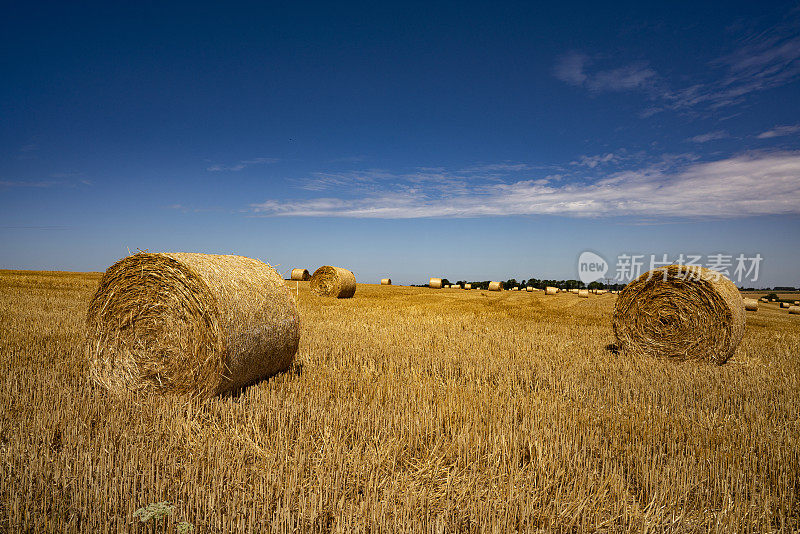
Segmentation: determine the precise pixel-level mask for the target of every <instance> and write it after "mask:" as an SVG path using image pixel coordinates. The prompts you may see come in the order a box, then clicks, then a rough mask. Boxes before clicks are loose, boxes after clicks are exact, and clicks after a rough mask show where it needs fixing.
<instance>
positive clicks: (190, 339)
mask: <svg viewBox="0 0 800 534" xmlns="http://www.w3.org/2000/svg"><path fill="white" fill-rule="evenodd" d="M86 325H87V339H86V356H87V358H88V360H89V373H90V376H91V377H92V378H93V379H94V380H95V381H96V382H97V383H99V384H100V385H102V386H104V387H105V388H107V389H108V390H110V391H112V392H113V391H117V390H152V391H158V392H162V393H168V392H170V393H178V394H188V395H192V396H199V397H208V396H212V395H217V394H220V393H224V392H227V391H233V390H236V389H239V388H241V387H243V386H246V385H248V384H251V383H253V382H255V381H257V380H259V379H262V378H265V377H268V376H270V375H272V374H275V373H277V372H279V371H283V370H286V369H288V368H289V366H290V365H291V363H292V360H293V359H294V355H295V353H296V352H297V346H298V343H299V341H300V317H299V314H298V312H297V305H296V303H295V301H294V298H293V297H292V295H291V293H290V291H289V290H288V289H287V288H286V286H285V284H284V281H283V278H282V277H281V275H280V274H278V273H277V272H276V271H275V270H274V269H273V268H272V267H270V266H268V265H266V264H264V263H262V262H260V261H258V260H254V259H251V258H245V257H242V256H218V255H214V254H190V253H172V254H152V253H139V254H134V255H132V256H128V257H127V258H124V259H122V260H120V261H118V262H117V263H115V264H114V265H112V266H111V267H109V268H108V270H107V271H106V273H105V275H103V278H102V280H101V281H100V286H99V287H98V289H97V291H96V292H95V294H94V297H93V298H92V301H91V303H90V305H89V312H88V314H87V318H86Z"/></svg>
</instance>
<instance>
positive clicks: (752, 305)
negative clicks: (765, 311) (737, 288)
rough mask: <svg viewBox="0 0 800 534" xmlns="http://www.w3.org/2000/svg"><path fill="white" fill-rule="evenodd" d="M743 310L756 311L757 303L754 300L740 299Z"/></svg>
mask: <svg viewBox="0 0 800 534" xmlns="http://www.w3.org/2000/svg"><path fill="white" fill-rule="evenodd" d="M742 302H743V303H744V309H745V310H747V311H758V301H757V300H756V299H742Z"/></svg>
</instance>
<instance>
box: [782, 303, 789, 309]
mask: <svg viewBox="0 0 800 534" xmlns="http://www.w3.org/2000/svg"><path fill="white" fill-rule="evenodd" d="M789 306H790V304H789V303H788V302H781V308H788V307H789Z"/></svg>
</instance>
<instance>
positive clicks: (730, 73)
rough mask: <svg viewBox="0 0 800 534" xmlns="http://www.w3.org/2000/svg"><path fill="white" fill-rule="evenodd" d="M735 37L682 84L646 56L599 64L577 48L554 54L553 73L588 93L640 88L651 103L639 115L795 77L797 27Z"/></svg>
mask: <svg viewBox="0 0 800 534" xmlns="http://www.w3.org/2000/svg"><path fill="white" fill-rule="evenodd" d="M740 42H741V44H740V45H739V47H738V48H737V49H735V50H733V51H732V52H730V53H728V54H727V55H724V56H722V57H718V58H716V59H714V60H712V61H710V62H709V63H708V64H707V66H708V69H707V73H708V77H707V78H706V79H702V80H696V81H695V82H694V83H692V84H690V85H687V86H685V87H677V88H674V87H670V85H669V84H668V83H667V80H666V79H665V78H664V77H663V76H661V75H659V73H658V72H656V70H655V69H654V68H653V67H651V66H650V65H649V63H647V62H645V61H641V60H640V61H634V62H628V63H627V64H624V65H622V66H617V67H614V68H611V69H600V68H597V64H598V63H599V61H598V60H596V59H594V58H592V57H590V56H588V55H586V54H583V53H580V52H570V53H568V54H566V55H564V56H561V57H560V58H558V60H557V62H556V65H555V68H554V75H555V77H556V78H558V79H560V80H562V81H564V82H565V83H568V84H570V85H574V86H580V87H584V88H586V89H587V90H589V91H592V92H603V91H632V90H639V91H642V92H644V93H645V95H646V97H647V98H648V99H649V100H651V101H652V102H653V103H652V104H650V105H648V106H647V108H646V109H645V110H643V111H642V112H641V113H640V116H641V117H643V118H647V117H651V116H653V115H654V114H656V113H659V112H662V111H664V110H677V111H688V110H690V109H694V108H698V107H700V108H705V109H707V110H714V109H719V108H722V107H726V106H731V105H735V104H740V103H742V102H744V100H745V98H746V97H748V95H751V94H753V93H757V92H760V91H764V90H767V89H773V88H776V87H780V86H783V85H786V84H788V83H792V82H794V81H796V80H798V79H800V36H798V35H797V29H796V26H794V25H792V24H788V23H787V24H784V25H780V26H776V27H773V28H770V29H768V30H766V31H762V32H759V33H757V34H755V35H753V36H752V37H750V38H746V39H743V40H741V41H740Z"/></svg>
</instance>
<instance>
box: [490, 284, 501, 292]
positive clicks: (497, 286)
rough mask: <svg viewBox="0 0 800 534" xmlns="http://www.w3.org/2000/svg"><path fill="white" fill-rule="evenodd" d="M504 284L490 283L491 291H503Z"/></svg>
mask: <svg viewBox="0 0 800 534" xmlns="http://www.w3.org/2000/svg"><path fill="white" fill-rule="evenodd" d="M502 290H503V282H489V291H502Z"/></svg>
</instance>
